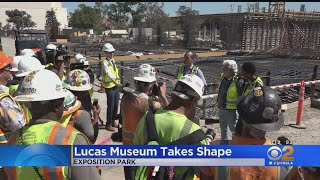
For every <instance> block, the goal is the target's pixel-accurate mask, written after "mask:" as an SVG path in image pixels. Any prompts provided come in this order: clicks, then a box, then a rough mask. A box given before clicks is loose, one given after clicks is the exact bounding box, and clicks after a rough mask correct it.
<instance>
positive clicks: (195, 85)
mask: <svg viewBox="0 0 320 180" xmlns="http://www.w3.org/2000/svg"><path fill="white" fill-rule="evenodd" d="M179 82H181V83H179ZM173 83H174V89H173V91H172V94H175V95H177V96H179V97H180V98H181V99H189V96H193V97H198V98H199V101H198V105H202V103H203V99H202V95H203V93H204V83H203V81H202V80H201V78H200V77H198V76H197V75H195V74H186V75H185V76H183V77H182V79H180V80H174V82H173ZM183 84H184V85H187V86H188V87H187V88H186V87H183ZM190 88H191V89H192V90H190Z"/></svg>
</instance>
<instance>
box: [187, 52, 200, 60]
mask: <svg viewBox="0 0 320 180" xmlns="http://www.w3.org/2000/svg"><path fill="white" fill-rule="evenodd" d="M196 56H197V55H196V53H194V52H192V51H187V52H186V53H185V54H184V57H185V58H187V57H190V58H191V59H192V60H193V61H194V60H196Z"/></svg>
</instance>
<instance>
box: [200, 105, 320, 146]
mask: <svg viewBox="0 0 320 180" xmlns="http://www.w3.org/2000/svg"><path fill="white" fill-rule="evenodd" d="M319 115H320V110H319V109H315V108H310V105H308V106H304V109H303V113H302V124H303V125H304V126H306V129H296V128H293V127H291V126H289V124H295V123H296V118H297V108H292V109H289V110H287V111H285V112H284V117H285V123H284V127H282V128H281V129H280V130H278V131H276V132H268V133H267V137H268V138H269V139H270V140H271V141H275V140H276V139H277V138H278V137H279V136H285V137H287V138H288V139H289V140H290V141H291V143H293V144H320V131H319V130H320V123H319V122H318V121H319V119H320V118H319ZM202 128H205V129H206V128H213V129H214V130H215V132H216V133H217V136H218V137H220V127H219V123H214V124H211V125H204V122H203V123H202ZM229 138H231V134H230V133H229Z"/></svg>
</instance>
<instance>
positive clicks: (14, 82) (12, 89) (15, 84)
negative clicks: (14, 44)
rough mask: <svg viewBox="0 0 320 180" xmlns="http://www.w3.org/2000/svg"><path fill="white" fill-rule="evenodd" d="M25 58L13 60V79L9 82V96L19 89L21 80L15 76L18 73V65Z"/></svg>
mask: <svg viewBox="0 0 320 180" xmlns="http://www.w3.org/2000/svg"><path fill="white" fill-rule="evenodd" d="M22 58H23V56H15V57H14V58H13V62H12V63H11V66H12V68H11V70H10V71H11V74H12V77H13V78H12V79H11V80H9V81H8V87H9V94H10V95H12V94H13V93H14V92H15V91H16V90H17V89H18V87H19V82H20V81H19V78H17V77H16V76H15V75H16V73H17V72H18V64H19V62H20V60H21V59H22Z"/></svg>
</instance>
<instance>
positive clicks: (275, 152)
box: [267, 146, 294, 161]
mask: <svg viewBox="0 0 320 180" xmlns="http://www.w3.org/2000/svg"><path fill="white" fill-rule="evenodd" d="M293 153H294V149H293V147H292V146H284V147H283V148H282V149H280V147H277V146H272V147H270V148H269V149H268V152H267V156H268V158H269V159H270V160H271V161H278V160H280V159H281V160H282V161H293V160H294V157H291V155H292V154H293Z"/></svg>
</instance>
